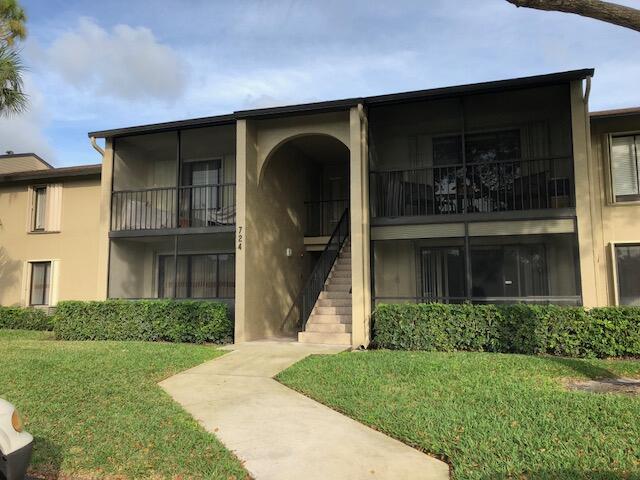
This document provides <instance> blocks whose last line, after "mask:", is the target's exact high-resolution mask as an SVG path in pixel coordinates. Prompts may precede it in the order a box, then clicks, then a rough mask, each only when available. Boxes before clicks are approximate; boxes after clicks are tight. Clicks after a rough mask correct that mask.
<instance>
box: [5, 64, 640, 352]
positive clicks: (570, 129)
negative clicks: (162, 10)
mask: <svg viewBox="0 0 640 480" xmlns="http://www.w3.org/2000/svg"><path fill="white" fill-rule="evenodd" d="M592 75H593V70H578V71H571V72H563V73H556V74H550V75H541V76H535V77H527V78H520V79H512V80H504V81H497V82H487V83H480V84H474V85H464V86H458V87H448V88H440V89H432V90H423V91H417V92H408V93H401V94H393V95H383V96H377V97H366V98H354V99H347V100H340V101H330V102H321V103H313V104H306V105H294V106H288V107H277V108H268V109H259V110H250V111H240V112H235V113H234V114H231V115H223V116H217V117H207V118H199V119H194V120H184V121H178V122H169V123H163V124H155V125H146V126H140V127H131V128H121V129H116V130H108V131H100V132H92V133H90V134H89V136H90V137H92V138H94V139H95V138H104V139H105V140H106V144H105V150H104V155H103V166H102V179H101V182H102V183H101V192H100V200H99V201H97V202H96V205H95V208H96V209H98V208H99V210H100V214H99V215H96V216H95V217H94V218H99V219H100V221H99V226H98V227H97V228H98V231H97V233H96V237H95V238H96V242H97V243H98V247H97V252H93V253H92V261H93V262H94V265H95V262H96V261H97V267H96V268H97V274H93V273H91V271H90V270H87V271H86V272H83V273H82V274H78V279H80V280H81V281H83V282H84V281H85V279H87V280H88V281H97V285H96V286H95V288H96V294H95V298H99V299H102V298H128V299H133V298H164V297H168V298H200V299H205V298H206V299H210V298H216V299H221V300H223V301H225V302H227V303H229V305H230V306H232V308H233V309H234V310H235V329H236V332H235V337H236V341H244V340H252V339H258V338H265V337H272V336H279V335H285V334H291V333H294V332H295V331H296V330H299V329H301V328H302V329H304V331H303V332H301V333H300V335H299V339H300V340H302V341H312V342H321V343H346V344H351V345H353V346H359V345H367V344H368V343H369V336H370V316H371V311H372V308H373V307H374V306H375V304H377V303H379V302H406V301H439V302H463V301H472V302H476V303H506V302H532V303H554V304H562V305H585V306H596V305H607V304H615V303H620V304H622V303H624V304H635V303H639V302H640V287H638V286H637V285H640V282H637V281H636V282H634V281H633V280H634V279H636V278H637V273H636V272H637V271H638V268H637V267H638V266H640V265H638V263H639V262H640V260H639V259H640V246H639V245H640V223H639V222H638V220H637V218H638V216H637V212H639V210H635V209H634V206H632V205H634V201H635V202H637V201H638V200H640V195H639V193H638V186H639V185H640V181H639V178H638V171H639V168H638V167H639V158H638V152H640V140H639V139H640V136H638V135H637V134H638V133H639V132H640V113H639V112H638V111H619V112H604V113H600V114H593V120H592V122H590V119H589V112H588V98H585V91H586V92H588V90H589V88H588V86H589V84H590V81H591V77H592ZM585 80H586V84H587V88H585V85H584V84H585ZM591 123H592V125H591ZM590 129H591V133H590ZM589 139H590V140H589ZM609 152H612V155H610V153H609ZM607 172H610V173H607ZM634 175H635V177H634ZM3 189H4V185H3V184H2V183H1V181H0V198H2V197H1V195H2V193H1V192H2V190H3ZM635 205H636V206H635V208H639V206H640V203H636V204H635ZM347 209H348V210H347ZM345 212H346V213H345ZM1 216H2V213H1V211H0V217H1ZM349 227H350V228H349ZM332 233H334V236H333V237H332ZM0 238H1V237H0ZM0 241H1V240H0ZM634 242H636V243H635V244H634ZM338 250H341V252H340V255H339V257H337V259H336V255H337V251H338ZM614 259H615V261H614ZM20 261H21V262H24V261H26V260H20ZM60 270H61V271H63V268H62V267H61V269H60ZM329 272H331V273H330V274H329ZM328 274H329V277H328V281H327V282H326V284H325V278H326V277H327V275H328ZM2 275H3V274H2V271H0V279H1V278H2ZM89 277H90V278H89ZM0 281H2V280H0ZM59 288H60V291H62V290H63V286H62V283H61V284H60V286H59ZM89 296H90V295H89ZM86 297H87V296H82V298H86ZM59 298H69V297H68V296H64V297H63V296H62V295H60V296H59ZM78 298H80V296H79V297H78ZM2 302H3V303H7V301H6V300H4V299H2Z"/></svg>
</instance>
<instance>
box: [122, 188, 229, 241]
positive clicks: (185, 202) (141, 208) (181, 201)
mask: <svg viewBox="0 0 640 480" xmlns="http://www.w3.org/2000/svg"><path fill="white" fill-rule="evenodd" d="M235 223H236V185H235V183H226V184H217V185H189V186H181V187H166V188H148V189H145V190H124V191H118V192H113V193H112V194H111V230H112V231H121V230H157V229H167V228H189V227H216V226H226V225H234V224H235Z"/></svg>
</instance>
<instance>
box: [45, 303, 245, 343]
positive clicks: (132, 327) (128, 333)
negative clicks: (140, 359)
mask: <svg viewBox="0 0 640 480" xmlns="http://www.w3.org/2000/svg"><path fill="white" fill-rule="evenodd" d="M54 331H55V334H56V338H58V339H61V340H144V341H165V342H186V343H205V342H210V343H229V342H231V341H232V338H233V322H232V321H231V319H230V317H229V310H228V308H227V305H225V304H224V303H220V302H209V301H190V300H185V301H176V300H106V301H99V302H97V301H92V302H79V301H65V302H60V303H59V304H58V306H57V308H56V313H55V319H54Z"/></svg>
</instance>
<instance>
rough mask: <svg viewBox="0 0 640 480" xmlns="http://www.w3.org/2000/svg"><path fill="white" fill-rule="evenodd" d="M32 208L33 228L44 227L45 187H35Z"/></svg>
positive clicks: (41, 228) (40, 228) (42, 228)
mask: <svg viewBox="0 0 640 480" xmlns="http://www.w3.org/2000/svg"><path fill="white" fill-rule="evenodd" d="M33 192H34V197H35V198H34V209H33V230H38V231H40V230H44V229H45V212H46V208H47V187H35V188H34V189H33Z"/></svg>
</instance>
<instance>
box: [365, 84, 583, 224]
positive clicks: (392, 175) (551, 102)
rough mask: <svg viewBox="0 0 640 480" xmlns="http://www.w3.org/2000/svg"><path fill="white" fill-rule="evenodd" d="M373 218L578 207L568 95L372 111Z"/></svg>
mask: <svg viewBox="0 0 640 480" xmlns="http://www.w3.org/2000/svg"><path fill="white" fill-rule="evenodd" d="M369 118H370V202H371V215H372V217H373V218H393V217H422V216H438V215H453V214H468V213H493V212H507V211H527V210H548V209H562V208H572V207H574V206H575V198H574V180H573V158H572V141H571V117H570V109H569V98H568V88H567V87H566V86H553V87H544V88H536V89H529V90H519V91H507V92H501V93H490V94H482V95H474V96H467V97H462V98H449V99H440V100H430V101H422V102H414V103H411V104H401V105H393V106H385V107H377V108H372V109H371V111H370V113H369Z"/></svg>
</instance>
